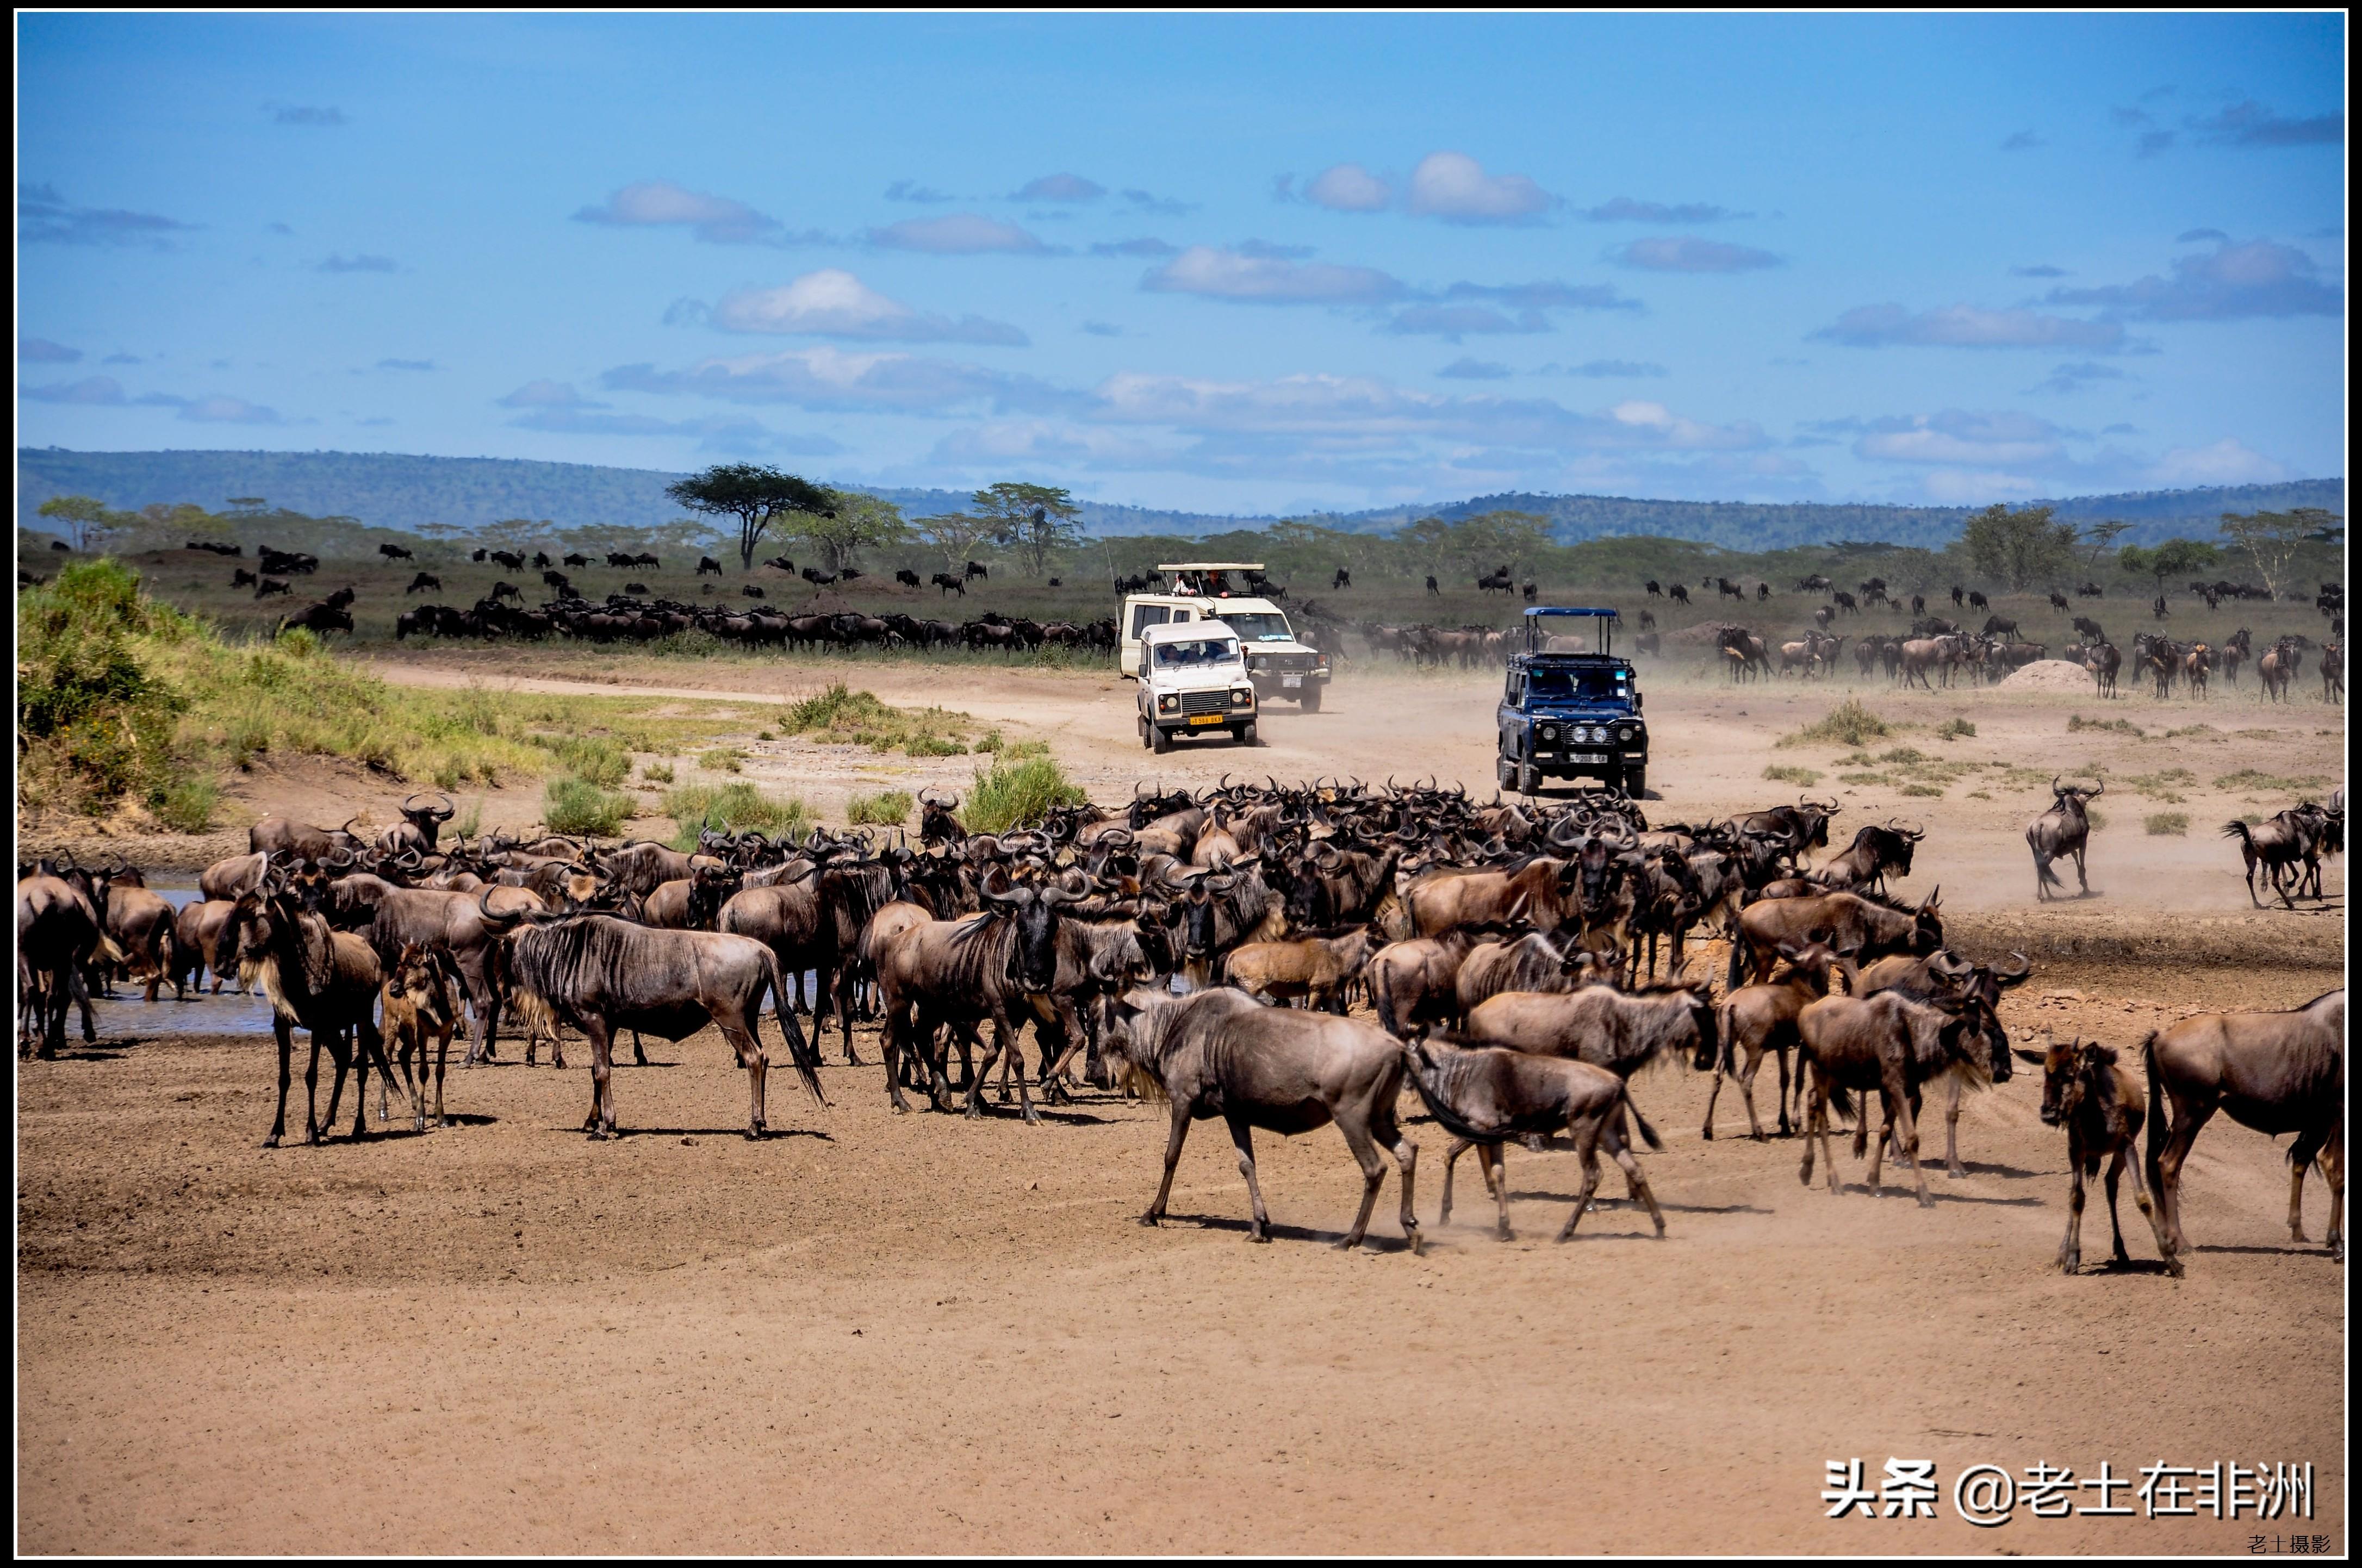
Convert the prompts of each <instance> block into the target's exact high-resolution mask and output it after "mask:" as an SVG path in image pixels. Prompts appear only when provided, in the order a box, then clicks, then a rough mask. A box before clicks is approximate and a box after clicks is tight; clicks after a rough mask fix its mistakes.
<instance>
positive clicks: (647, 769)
mask: <svg viewBox="0 0 2362 1568" xmlns="http://www.w3.org/2000/svg"><path fill="white" fill-rule="evenodd" d="M640 777H641V778H643V779H645V780H646V781H647V782H648V783H650V784H669V783H671V782H672V764H671V763H669V762H650V763H646V764H643V765H642V767H641V768H640Z"/></svg>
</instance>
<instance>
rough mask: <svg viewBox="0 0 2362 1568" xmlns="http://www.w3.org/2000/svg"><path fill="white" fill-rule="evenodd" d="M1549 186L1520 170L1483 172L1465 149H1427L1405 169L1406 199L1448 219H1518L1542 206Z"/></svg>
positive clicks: (1419, 210) (1424, 212)
mask: <svg viewBox="0 0 2362 1568" xmlns="http://www.w3.org/2000/svg"><path fill="white" fill-rule="evenodd" d="M1552 204H1553V198H1552V197H1551V194H1550V193H1549V192H1547V191H1545V190H1543V189H1542V188H1541V187H1540V185H1537V184H1535V183H1534V182H1532V181H1531V180H1529V179H1528V178H1527V177H1526V176H1525V175H1523V174H1487V173H1485V166H1484V165H1483V164H1481V163H1479V162H1477V161H1476V160H1474V159H1473V158H1471V157H1469V156H1468V155H1467V154H1466V153H1464V152H1430V153H1429V154H1428V155H1427V156H1426V157H1425V158H1422V159H1420V160H1419V162H1418V168H1416V169H1414V170H1412V171H1411V172H1410V190H1409V193H1408V196H1407V205H1408V206H1409V208H1410V210H1411V211H1412V212H1414V213H1416V214H1418V215H1420V216H1422V217H1439V218H1442V219H1444V220H1446V221H1447V222H1451V223H1518V222H1522V221H1524V220H1526V219H1529V218H1532V217H1534V216H1536V215H1539V214H1540V213H1543V212H1546V211H1548V210H1549V209H1550V207H1551V205H1552Z"/></svg>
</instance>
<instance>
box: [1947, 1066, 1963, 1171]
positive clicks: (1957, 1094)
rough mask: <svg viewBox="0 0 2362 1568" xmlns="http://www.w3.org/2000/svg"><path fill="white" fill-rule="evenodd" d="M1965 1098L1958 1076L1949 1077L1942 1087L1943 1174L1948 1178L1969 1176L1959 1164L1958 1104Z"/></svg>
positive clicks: (1956, 1074) (1955, 1074)
mask: <svg viewBox="0 0 2362 1568" xmlns="http://www.w3.org/2000/svg"><path fill="white" fill-rule="evenodd" d="M1967 1098H1968V1091H1967V1090H1966V1089H1965V1088H1962V1087H1961V1085H1960V1076H1959V1074H1958V1073H1954V1074H1951V1075H1949V1081H1948V1083H1947V1084H1946V1085H1945V1086H1944V1174H1945V1175H1946V1176H1966V1175H1968V1174H1969V1172H1968V1167H1967V1166H1965V1165H1961V1164H1960V1102H1961V1101H1962V1100H1963V1099H1967Z"/></svg>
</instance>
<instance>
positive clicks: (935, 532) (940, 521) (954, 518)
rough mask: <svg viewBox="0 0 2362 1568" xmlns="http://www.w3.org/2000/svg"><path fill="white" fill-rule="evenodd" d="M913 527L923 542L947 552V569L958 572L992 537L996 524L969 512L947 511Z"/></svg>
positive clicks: (945, 564) (920, 520)
mask: <svg viewBox="0 0 2362 1568" xmlns="http://www.w3.org/2000/svg"><path fill="white" fill-rule="evenodd" d="M993 527H994V525H993V523H992V521H991V520H990V519H989V518H985V517H978V516H976V515H974V514H973V513H966V512H946V513H943V514H942V515H940V516H936V517H922V518H920V519H919V520H918V521H917V522H916V523H914V524H912V525H911V529H912V531H913V532H914V533H916V534H917V535H918V536H919V537H920V538H921V539H923V540H924V541H926V543H927V544H929V545H931V546H933V547H934V548H936V549H938V550H941V551H942V552H943V553H944V569H946V570H948V571H952V572H957V571H958V570H959V569H960V568H961V567H962V566H963V565H964V564H965V563H966V561H967V560H968V559H969V558H970V553H971V552H972V551H974V550H975V548H976V547H977V546H978V545H980V544H982V543H983V542H984V541H985V540H987V539H989V538H990V537H992V531H993Z"/></svg>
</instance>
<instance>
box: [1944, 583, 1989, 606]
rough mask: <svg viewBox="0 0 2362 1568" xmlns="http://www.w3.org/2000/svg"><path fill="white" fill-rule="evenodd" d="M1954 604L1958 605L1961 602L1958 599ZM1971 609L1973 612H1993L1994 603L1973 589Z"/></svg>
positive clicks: (1970, 601)
mask: <svg viewBox="0 0 2362 1568" xmlns="http://www.w3.org/2000/svg"><path fill="white" fill-rule="evenodd" d="M1953 602H1954V603H1955V604H1957V603H1959V600H1957V599H1956V600H1954V601H1953ZM1969 608H1970V609H1971V610H1991V609H1992V601H1991V600H1989V599H1987V598H1986V597H1985V596H1984V595H1983V594H1981V593H1980V592H1978V591H1976V590H1975V589H1973V588H1971V589H1970V590H1969Z"/></svg>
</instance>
